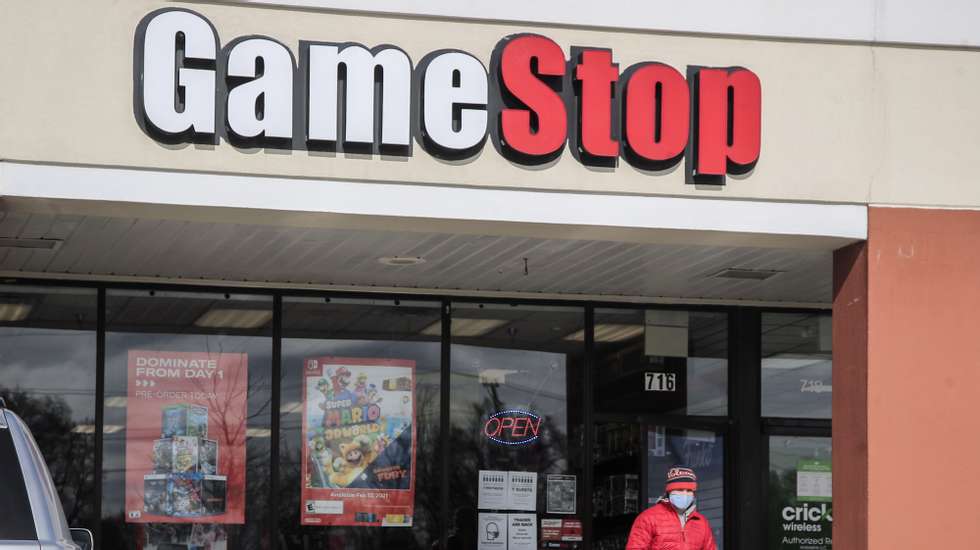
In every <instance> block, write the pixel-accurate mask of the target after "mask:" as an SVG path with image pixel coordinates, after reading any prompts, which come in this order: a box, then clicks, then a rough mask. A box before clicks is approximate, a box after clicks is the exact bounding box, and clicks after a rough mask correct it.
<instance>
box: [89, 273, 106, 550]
mask: <svg viewBox="0 0 980 550" xmlns="http://www.w3.org/2000/svg"><path fill="white" fill-rule="evenodd" d="M97 292H98V293H97V295H96V299H95V302H96V308H98V312H97V313H96V315H95V318H96V321H95V334H96V336H95V338H96V340H95V434H93V435H94V436H95V487H94V490H93V491H92V498H93V499H95V525H93V526H92V527H93V529H92V535H93V537H94V538H95V547H96V548H101V546H100V545H101V543H102V482H103V479H104V476H103V472H102V452H103V449H104V439H105V438H104V433H103V432H104V429H105V369H106V365H105V338H106V335H105V333H106V310H105V308H106V298H105V294H106V289H105V287H99V290H98V291H97Z"/></svg>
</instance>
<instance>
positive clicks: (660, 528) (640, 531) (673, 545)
mask: <svg viewBox="0 0 980 550" xmlns="http://www.w3.org/2000/svg"><path fill="white" fill-rule="evenodd" d="M626 550H717V547H716V546H715V537H714V536H713V535H712V534H711V526H710V525H708V520H707V519H705V517H704V516H702V515H701V514H699V513H697V512H692V513H691V515H690V516H688V518H687V523H685V524H684V527H683V528H682V527H681V518H680V517H678V515H677V512H675V511H674V507H673V505H671V504H670V502H668V501H666V500H661V501H660V502H658V503H657V504H655V505H654V506H652V507H650V508H647V509H646V510H644V511H643V513H641V514H640V515H639V516H637V518H636V520H635V521H634V522H633V528H632V529H631V530H630V538H629V540H628V541H627V542H626Z"/></svg>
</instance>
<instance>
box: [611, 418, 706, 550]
mask: <svg viewBox="0 0 980 550" xmlns="http://www.w3.org/2000/svg"><path fill="white" fill-rule="evenodd" d="M677 465H684V466H688V467H690V468H693V469H694V471H695V473H696V474H697V476H698V491H697V500H696V506H697V511H698V512H700V513H701V514H702V515H704V517H705V518H706V519H707V520H708V522H709V523H710V525H711V528H712V532H713V534H714V537H715V541H716V542H717V545H718V548H719V549H721V548H724V529H725V513H724V511H725V507H724V501H725V498H724V497H725V493H724V488H725V441H724V435H722V434H720V433H717V432H714V431H706V430H695V429H684V428H677V427H669V426H665V425H658V424H649V423H640V422H602V423H599V424H597V425H596V434H595V446H594V448H593V480H594V482H593V492H592V515H593V517H592V532H593V537H594V540H595V543H594V544H593V548H594V549H595V550H611V549H614V548H615V549H620V548H624V547H625V546H626V541H627V539H628V537H629V532H630V528H631V527H632V525H633V521H634V520H635V519H636V517H637V515H639V514H640V513H641V512H643V511H644V510H646V509H647V508H649V507H651V506H655V505H656V504H657V503H658V502H660V500H661V499H664V498H665V493H664V483H665V480H666V477H667V471H668V470H669V469H670V468H671V467H673V466H677Z"/></svg>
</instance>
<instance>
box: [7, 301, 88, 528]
mask: <svg viewBox="0 0 980 550" xmlns="http://www.w3.org/2000/svg"><path fill="white" fill-rule="evenodd" d="M96 301H97V299H96V291H95V290H93V289H79V288H42V287H28V286H6V285H0V397H2V398H3V399H4V400H5V401H6V402H7V406H8V407H9V408H10V409H11V410H12V411H14V412H16V413H17V414H18V415H20V416H21V417H22V418H23V419H24V421H25V422H26V423H27V425H28V426H29V427H30V429H31V431H32V433H33V435H34V439H35V440H36V441H37V443H38V446H39V447H40V449H41V452H42V453H43V454H44V457H45V459H46V461H47V464H48V469H49V470H50V471H51V477H52V478H53V479H54V483H55V486H56V487H57V488H58V492H59V494H60V496H61V502H62V505H63V507H64V509H65V516H66V517H67V519H68V524H69V525H70V526H72V527H87V528H90V529H92V528H94V527H95V524H96V522H97V519H96V518H97V516H98V513H97V511H96V510H97V504H96V503H95V502H94V500H93V493H94V488H95V359H96V357H95V348H96V332H95V329H96V326H95V325H96V318H97V315H96V307H97V306H96ZM0 490H2V489H0Z"/></svg>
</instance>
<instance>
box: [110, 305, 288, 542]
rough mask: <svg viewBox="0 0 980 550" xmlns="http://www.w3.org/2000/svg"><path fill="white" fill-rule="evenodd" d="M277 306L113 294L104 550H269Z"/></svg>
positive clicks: (111, 306)
mask: <svg viewBox="0 0 980 550" xmlns="http://www.w3.org/2000/svg"><path fill="white" fill-rule="evenodd" d="M272 317H273V312H272V299H271V297H268V296H249V295H235V294H198V293H189V292H187V293H184V292H179V293H178V292H161V291H153V290H139V291H128V290H118V291H117V290H110V291H108V293H107V297H106V322H107V334H106V374H105V384H106V395H105V426H104V428H103V432H104V434H105V442H104V457H103V476H104V477H103V502H102V518H103V530H102V538H103V540H102V543H101V546H102V547H103V548H115V549H141V550H164V549H172V548H199V549H202V550H225V549H228V548H235V549H264V548H269V546H270V540H269V536H270V534H271V533H272V532H273V530H272V529H270V528H269V518H270V509H269V507H268V506H269V504H268V503H269V496H270V492H269V480H270V435H271V420H272V411H271V409H270V404H271V398H272V392H271V374H272V370H271V367H272V338H271V334H272Z"/></svg>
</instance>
